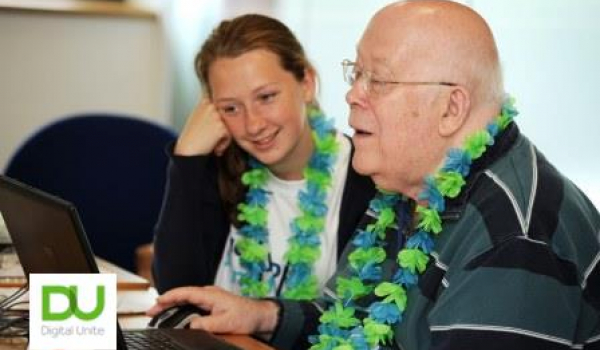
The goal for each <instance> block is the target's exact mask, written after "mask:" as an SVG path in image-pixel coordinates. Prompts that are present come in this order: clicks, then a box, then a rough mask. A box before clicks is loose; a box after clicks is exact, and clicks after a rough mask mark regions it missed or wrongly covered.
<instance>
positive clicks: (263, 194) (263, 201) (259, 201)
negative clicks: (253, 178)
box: [246, 188, 269, 207]
mask: <svg viewBox="0 0 600 350" xmlns="http://www.w3.org/2000/svg"><path fill="white" fill-rule="evenodd" d="M268 194H269V192H267V191H265V190H264V189H262V188H251V189H250V190H249V191H248V192H247V193H246V202H247V203H248V204H249V205H256V206H259V207H264V206H266V205H267V202H268V201H269V197H267V195H268Z"/></svg>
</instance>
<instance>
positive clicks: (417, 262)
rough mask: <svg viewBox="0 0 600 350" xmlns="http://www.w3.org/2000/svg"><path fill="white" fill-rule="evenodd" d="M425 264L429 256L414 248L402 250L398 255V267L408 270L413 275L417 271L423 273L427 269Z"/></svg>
mask: <svg viewBox="0 0 600 350" xmlns="http://www.w3.org/2000/svg"><path fill="white" fill-rule="evenodd" d="M427 262H429V256H427V254H425V253H423V252H422V251H420V250H419V249H416V248H414V249H402V250H401V251H400V252H399V253H398V263H399V264H400V266H402V267H403V268H405V269H408V270H410V272H412V273H414V274H416V273H417V271H418V272H419V273H423V271H425V268H426V267H427Z"/></svg>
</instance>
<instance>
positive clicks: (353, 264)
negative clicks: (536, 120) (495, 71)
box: [310, 97, 518, 350]
mask: <svg viewBox="0 0 600 350" xmlns="http://www.w3.org/2000/svg"><path fill="white" fill-rule="evenodd" d="M517 114H518V112H517V110H516V109H515V108H514V99H512V98H510V97H507V98H506V99H505V101H504V103H503V105H502V109H501V112H500V114H499V115H498V116H497V117H496V118H495V120H494V121H493V122H491V123H490V124H489V125H488V126H487V128H486V129H485V130H483V131H479V132H476V133H475V134H473V135H471V136H469V137H467V139H466V140H465V143H464V149H450V150H449V151H448V153H447V156H446V161H445V163H444V165H443V166H442V168H441V169H440V170H438V172H437V173H436V174H435V175H433V176H428V177H427V178H426V179H425V183H424V189H423V191H422V192H421V193H420V195H419V196H418V199H419V200H422V201H424V202H426V203H427V206H422V205H417V206H416V214H417V215H418V221H417V222H418V223H417V225H416V232H415V233H413V234H412V235H410V237H407V240H406V243H405V244H404V246H403V247H402V248H401V249H400V251H399V253H398V255H397V259H396V260H397V263H398V267H399V268H398V270H397V271H396V273H395V274H394V276H393V277H392V280H391V281H382V280H381V279H382V272H381V271H382V267H381V264H382V263H383V262H384V261H385V260H386V252H385V250H384V248H383V247H384V245H385V234H386V230H387V229H390V228H392V227H394V226H395V225H396V223H395V222H396V213H395V212H394V207H395V206H396V205H397V204H398V202H399V201H400V200H406V199H405V198H402V197H400V195H398V194H390V193H386V192H382V191H380V192H379V194H378V195H377V196H376V197H375V198H374V199H373V200H372V201H371V202H370V204H369V209H370V210H372V211H373V212H374V213H375V214H376V215H377V221H376V222H375V223H374V224H371V225H368V226H367V227H366V229H365V230H358V232H357V235H356V236H355V238H354V239H353V241H352V244H353V245H355V246H356V247H357V248H356V249H355V250H354V251H353V252H352V253H350V255H349V256H348V262H349V266H350V271H351V273H352V274H353V276H351V277H349V278H346V277H338V278H337V280H336V294H337V296H338V297H339V298H340V299H339V300H338V301H337V302H336V303H335V304H334V305H332V306H331V307H330V308H329V309H328V310H327V311H325V312H324V313H323V315H322V316H321V318H320V322H321V325H320V326H319V333H320V334H319V335H318V336H311V337H310V341H311V342H312V343H313V344H314V345H313V346H312V347H311V350H325V349H327V350H329V349H335V350H352V349H353V350H368V349H373V348H377V347H378V346H379V345H385V344H387V343H390V341H391V340H392V338H393V335H394V332H393V328H392V326H394V325H396V324H397V323H400V322H402V316H403V312H404V310H405V309H406V304H407V301H408V300H407V299H408V296H407V290H408V289H409V288H411V287H412V286H414V285H416V284H417V281H418V278H419V274H422V273H423V272H424V271H425V269H426V267H427V263H428V261H429V260H430V257H429V255H430V254H431V251H432V250H433V246H434V241H433V237H432V236H435V235H438V234H439V233H440V232H441V231H442V220H441V218H440V213H442V212H443V211H444V210H445V201H444V198H445V197H446V198H455V197H456V196H458V194H459V193H460V191H461V188H462V186H463V185H464V184H465V178H466V177H467V175H468V174H469V170H470V167H471V163H472V162H473V161H474V160H476V159H478V158H480V157H481V156H482V155H483V153H484V152H485V151H486V148H487V147H488V146H491V145H493V144H494V138H495V137H496V135H497V134H498V133H499V132H500V131H502V130H504V129H505V128H506V127H507V126H508V125H509V124H510V123H511V122H512V120H513V118H514V117H515V116H516V115H517ZM405 207H406V206H405ZM371 293H374V295H375V296H376V297H377V298H375V299H376V301H375V302H373V303H371V304H370V306H369V307H368V308H367V312H368V315H367V317H366V318H364V319H363V320H359V319H358V318H357V317H355V315H354V314H355V308H354V307H353V305H354V301H355V300H357V299H359V298H361V297H364V296H367V295H370V294H371Z"/></svg>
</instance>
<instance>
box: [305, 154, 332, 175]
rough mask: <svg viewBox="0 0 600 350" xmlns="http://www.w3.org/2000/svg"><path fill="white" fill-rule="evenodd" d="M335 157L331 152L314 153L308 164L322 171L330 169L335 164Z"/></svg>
mask: <svg viewBox="0 0 600 350" xmlns="http://www.w3.org/2000/svg"><path fill="white" fill-rule="evenodd" d="M334 161H335V157H333V156H332V155H330V154H324V153H319V152H317V153H314V154H313V155H312V157H310V160H309V161H308V166H309V167H311V168H313V169H319V170H321V171H328V170H329V169H331V167H332V166H333V163H334Z"/></svg>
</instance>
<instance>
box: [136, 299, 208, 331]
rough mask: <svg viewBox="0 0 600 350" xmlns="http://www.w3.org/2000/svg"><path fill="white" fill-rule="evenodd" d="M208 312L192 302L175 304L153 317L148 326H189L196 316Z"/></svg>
mask: <svg viewBox="0 0 600 350" xmlns="http://www.w3.org/2000/svg"><path fill="white" fill-rule="evenodd" d="M208 314H209V312H208V311H206V310H203V309H201V308H199V307H197V306H194V305H191V304H185V305H175V306H172V307H170V308H168V309H164V310H163V311H162V312H161V313H159V314H158V315H156V316H154V317H152V319H151V320H150V322H149V323H148V328H189V327H190V322H191V320H192V318H194V316H206V315H208Z"/></svg>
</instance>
